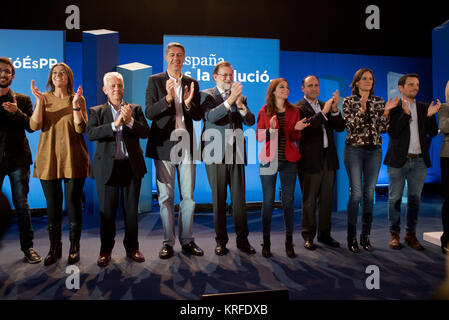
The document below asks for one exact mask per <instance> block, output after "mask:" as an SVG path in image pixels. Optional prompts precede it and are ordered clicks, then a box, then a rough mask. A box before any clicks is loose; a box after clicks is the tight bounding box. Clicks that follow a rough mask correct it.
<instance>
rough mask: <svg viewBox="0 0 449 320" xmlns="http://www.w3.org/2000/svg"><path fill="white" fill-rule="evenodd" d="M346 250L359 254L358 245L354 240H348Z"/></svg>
mask: <svg viewBox="0 0 449 320" xmlns="http://www.w3.org/2000/svg"><path fill="white" fill-rule="evenodd" d="M348 249H349V251H351V252H354V253H360V249H359V245H358V243H357V240H356V239H352V240H348Z"/></svg>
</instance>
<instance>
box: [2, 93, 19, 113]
mask: <svg viewBox="0 0 449 320" xmlns="http://www.w3.org/2000/svg"><path fill="white" fill-rule="evenodd" d="M12 99H13V100H12V102H9V101H7V102H3V104H2V106H3V108H4V109H5V110H6V111H8V112H9V113H12V114H15V113H16V112H17V109H18V108H17V100H16V95H13V97H12Z"/></svg>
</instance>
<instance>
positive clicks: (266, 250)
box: [261, 242, 271, 258]
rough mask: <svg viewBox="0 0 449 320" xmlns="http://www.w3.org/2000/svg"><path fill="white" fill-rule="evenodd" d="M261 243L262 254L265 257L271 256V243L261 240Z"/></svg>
mask: <svg viewBox="0 0 449 320" xmlns="http://www.w3.org/2000/svg"><path fill="white" fill-rule="evenodd" d="M261 245H262V256H263V257H265V258H269V257H271V243H270V242H263V243H262V244H261Z"/></svg>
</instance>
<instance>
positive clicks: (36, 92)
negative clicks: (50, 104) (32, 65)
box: [31, 80, 43, 100]
mask: <svg viewBox="0 0 449 320" xmlns="http://www.w3.org/2000/svg"><path fill="white" fill-rule="evenodd" d="M31 93H32V94H33V96H34V97H35V98H36V99H37V100H40V99H42V97H43V94H42V92H40V91H39V89H38V88H37V87H36V85H35V84H34V80H31Z"/></svg>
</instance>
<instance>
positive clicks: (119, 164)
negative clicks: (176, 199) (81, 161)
mask: <svg viewBox="0 0 449 320" xmlns="http://www.w3.org/2000/svg"><path fill="white" fill-rule="evenodd" d="M140 186H141V179H136V178H135V177H134V175H133V172H132V169H131V165H130V163H129V160H115V161H114V167H113V169H112V174H111V178H110V179H109V181H108V182H107V183H106V184H103V183H100V182H98V181H97V193H98V202H99V205H100V217H101V226H100V238H101V248H100V252H107V253H111V252H112V249H113V248H114V244H115V240H114V238H115V233H116V225H115V220H116V215H117V209H118V207H119V199H120V200H121V202H122V209H123V217H124V222H125V238H124V240H123V245H124V246H125V250H126V252H130V251H133V250H138V249H139V242H138V240H137V238H138V224H137V210H138V206H139V195H140Z"/></svg>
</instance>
